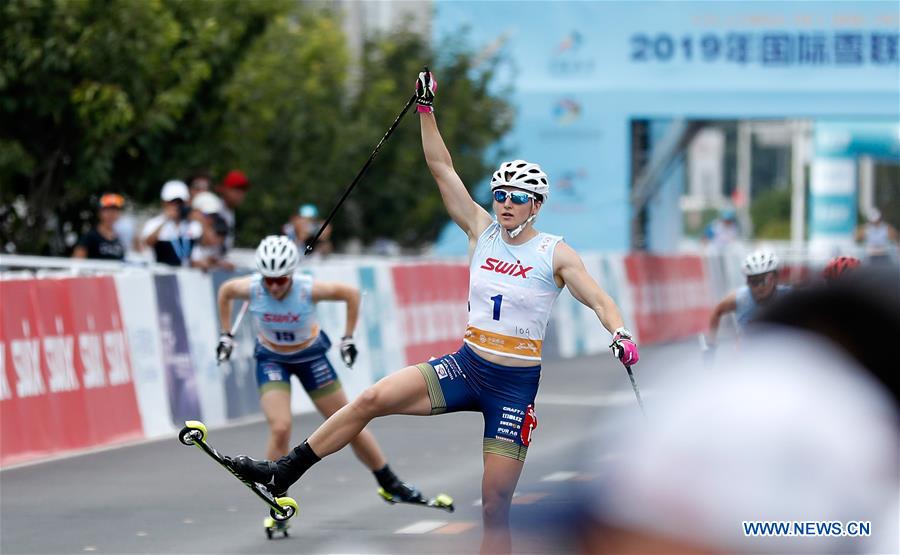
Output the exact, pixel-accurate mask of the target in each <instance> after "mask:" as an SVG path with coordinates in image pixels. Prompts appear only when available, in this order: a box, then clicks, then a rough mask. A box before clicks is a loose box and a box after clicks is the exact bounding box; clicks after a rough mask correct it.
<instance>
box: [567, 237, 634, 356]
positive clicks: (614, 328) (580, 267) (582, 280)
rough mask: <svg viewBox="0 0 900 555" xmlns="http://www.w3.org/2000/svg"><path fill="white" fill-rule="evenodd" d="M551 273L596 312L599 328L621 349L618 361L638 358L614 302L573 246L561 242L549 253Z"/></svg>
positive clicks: (573, 294) (629, 333)
mask: <svg viewBox="0 0 900 555" xmlns="http://www.w3.org/2000/svg"><path fill="white" fill-rule="evenodd" d="M553 273H554V275H555V276H556V277H557V279H558V282H557V284H559V282H560V281H561V282H562V285H565V286H566V287H568V288H569V292H571V293H572V296H573V297H575V298H576V299H577V300H578V302H580V303H581V304H583V305H584V306H586V307H588V308H590V309H591V310H593V311H594V313H596V314H597V318H599V319H600V322H601V323H602V324H603V327H605V328H606V329H607V330H608V331H609V333H611V334H612V335H613V344H614V345H616V347H617V348H618V349H621V354H620V355H617V356H619V357H620V358H621V359H622V362H624V363H625V364H634V363H636V362H637V361H638V359H639V358H640V357H639V355H638V350H637V346H636V345H635V344H634V341H632V339H631V332H629V331H628V330H627V329H625V322H624V321H623V320H622V313H621V312H619V307H618V306H616V302H615V301H614V300H613V299H612V297H610V296H609V295H608V294H607V293H606V291H604V290H603V289H602V288H601V287H600V285H598V284H597V282H596V281H594V278H592V277H591V275H590V274H589V273H588V272H587V269H586V268H585V267H584V262H583V261H582V260H581V257H580V256H578V253H577V252H575V249H573V248H572V247H570V246H569V245H567V244H565V243H563V242H561V241H560V242H559V243H558V244H557V245H556V250H555V251H554V252H553Z"/></svg>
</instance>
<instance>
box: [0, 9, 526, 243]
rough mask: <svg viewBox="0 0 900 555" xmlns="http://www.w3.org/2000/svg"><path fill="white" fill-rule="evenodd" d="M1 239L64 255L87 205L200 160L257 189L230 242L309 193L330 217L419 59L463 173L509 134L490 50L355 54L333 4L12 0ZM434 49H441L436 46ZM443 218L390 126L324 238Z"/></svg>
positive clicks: (421, 234)
mask: <svg viewBox="0 0 900 555" xmlns="http://www.w3.org/2000/svg"><path fill="white" fill-rule="evenodd" d="M0 25H2V27H3V29H4V33H3V35H2V39H0V41H2V42H0V51H2V54H0V248H2V247H3V246H4V245H7V244H14V245H15V246H16V250H17V251H18V252H29V253H49V254H61V253H63V252H64V251H65V248H66V246H65V245H64V244H63V242H62V241H61V240H60V238H61V237H63V236H65V234H66V232H67V231H72V230H74V231H81V230H83V229H84V228H85V225H86V224H87V223H88V222H89V220H90V218H91V215H92V212H93V210H92V204H91V202H92V200H93V199H95V198H96V197H97V195H99V194H100V193H102V192H104V191H107V190H113V191H119V192H123V193H125V194H126V195H127V196H128V197H129V198H130V199H131V200H132V201H133V202H135V203H136V204H138V205H145V206H155V205H156V204H157V203H158V192H159V188H160V186H161V184H162V183H163V182H164V181H166V180H167V179H172V178H177V177H181V178H183V177H184V176H185V175H186V174H187V173H188V172H189V171H191V170H192V169H195V168H201V167H204V168H209V169H211V170H212V171H213V173H214V175H216V176H221V175H223V174H224V173H225V172H226V171H228V170H229V169H232V168H241V169H243V170H244V171H245V172H246V173H247V174H248V175H249V176H250V178H251V181H252V182H253V183H254V186H253V188H252V189H251V190H250V193H249V195H248V199H247V202H246V203H245V204H244V205H243V206H242V207H241V209H240V210H239V211H238V242H239V244H243V245H248V246H249V245H253V244H254V243H255V242H256V241H258V240H259V237H260V236H261V235H263V234H265V233H271V232H273V231H276V230H277V229H278V228H279V227H280V224H281V223H283V222H284V221H286V220H287V218H288V217H289V216H290V214H291V213H292V212H293V211H295V210H296V208H297V206H298V205H299V204H300V203H303V202H314V203H316V204H318V206H319V208H320V211H322V212H327V211H328V210H329V209H330V208H331V206H332V205H333V203H334V202H336V200H337V198H338V197H339V195H340V193H341V192H342V191H343V190H344V188H345V187H346V186H347V185H348V184H349V183H350V181H351V180H352V178H353V176H354V175H355V174H356V172H357V171H358V170H359V168H360V167H361V166H362V164H363V163H364V162H365V160H366V158H367V157H368V156H369V154H370V153H371V150H372V148H374V146H375V144H376V143H377V142H378V140H379V139H380V138H381V136H382V134H383V133H384V131H385V130H386V129H387V127H388V126H389V125H390V124H391V122H392V121H393V119H394V117H395V116H396V114H397V113H398V112H399V110H400V109H401V108H402V107H403V104H404V102H405V101H406V100H407V99H408V97H409V95H410V94H411V92H412V84H413V82H414V78H415V74H416V72H417V71H418V70H419V69H420V67H421V65H422V64H423V63H430V65H431V66H432V70H433V71H434V72H435V73H436V75H437V76H438V79H439V81H440V82H441V85H442V88H441V89H440V90H439V95H438V99H437V114H438V117H439V123H440V125H441V128H442V131H443V132H444V137H445V140H446V142H447V144H448V146H449V147H450V149H451V151H452V152H453V153H454V161H455V164H456V166H457V168H458V170H459V171H460V174H461V175H462V177H463V179H464V181H465V182H466V183H468V184H470V185H475V184H476V183H477V181H478V180H479V179H481V178H483V176H484V175H485V174H486V173H487V172H488V170H489V167H490V166H491V165H493V161H492V160H486V159H485V152H486V149H487V147H488V145H490V144H492V143H494V142H495V141H496V140H497V139H498V138H499V137H500V136H501V135H502V134H503V133H505V132H506V131H507V130H508V128H509V117H508V116H509V113H510V112H509V107H508V105H507V104H506V103H505V102H504V101H503V100H502V98H499V97H498V96H494V95H492V94H491V93H490V92H489V91H490V90H491V82H492V79H493V71H492V68H493V67H494V66H493V64H494V63H495V62H496V60H494V59H490V60H487V61H486V62H483V63H481V64H480V65H479V66H478V67H477V68H474V67H473V62H472V60H473V56H472V54H471V53H470V52H467V51H466V49H465V48H464V47H461V46H459V45H449V44H447V45H441V47H440V48H437V49H436V51H432V47H431V45H430V44H428V42H427V41H426V40H425V39H423V38H422V37H421V36H420V35H418V34H415V33H412V32H410V31H408V30H405V29H403V28H402V27H401V28H400V29H399V30H397V31H393V32H390V33H386V34H381V35H375V36H372V37H370V38H369V39H368V40H367V41H366V42H365V44H364V47H363V49H362V53H361V55H360V56H358V57H355V56H352V55H351V53H350V51H349V47H348V45H347V41H346V37H345V36H344V34H343V31H342V26H341V14H340V13H339V12H337V11H335V10H334V9H333V7H332V6H331V5H329V4H322V3H296V2H292V1H289V0H254V1H253V2H247V1H243V0H219V1H216V2H207V1H181V0H143V1H141V2H134V1H130V0H7V1H6V2H4V3H3V5H2V7H0ZM437 52H439V53H440V56H439V57H438V56H436V53H437ZM446 221H447V216H446V213H445V211H444V209H443V207H442V206H441V202H440V197H439V195H438V193H437V190H436V187H434V184H433V182H432V180H431V178H430V176H429V174H428V170H427V168H426V166H425V164H424V161H423V157H422V154H421V146H420V139H419V132H418V123H417V122H416V121H414V118H413V117H411V116H407V119H406V120H405V121H404V122H403V123H402V124H401V125H400V127H399V128H398V130H397V132H396V133H395V135H394V136H393V137H392V138H391V139H390V140H389V142H388V144H387V145H385V147H384V148H383V149H382V151H381V152H380V154H379V157H378V159H377V160H376V163H375V164H374V165H373V166H372V167H371V168H370V170H369V173H368V175H367V176H366V178H365V180H364V181H363V182H362V183H361V184H360V185H359V186H358V188H357V190H356V191H355V192H354V193H353V195H352V196H351V197H350V200H349V201H348V204H347V205H345V208H344V209H343V211H342V214H341V216H340V217H339V218H338V219H337V220H336V222H335V225H336V228H337V229H336V233H335V236H336V238H337V239H338V240H340V239H342V238H349V237H358V238H361V239H362V240H363V241H364V242H367V241H369V240H371V239H374V238H376V237H389V238H393V239H395V240H397V241H400V242H401V243H402V244H405V245H419V244H422V243H423V242H427V241H429V240H431V239H433V238H434V237H435V236H436V233H437V231H438V230H439V229H440V227H441V226H442V225H443V224H444V223H445V222H446Z"/></svg>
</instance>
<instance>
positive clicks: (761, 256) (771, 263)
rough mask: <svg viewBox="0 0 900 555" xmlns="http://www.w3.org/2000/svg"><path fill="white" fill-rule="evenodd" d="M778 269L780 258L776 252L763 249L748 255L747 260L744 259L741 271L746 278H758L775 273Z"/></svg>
mask: <svg viewBox="0 0 900 555" xmlns="http://www.w3.org/2000/svg"><path fill="white" fill-rule="evenodd" d="M777 269H778V257H777V256H775V253H774V252H772V251H770V250H767V249H761V250H758V251H756V252H753V253H750V254H749V255H747V258H745V259H744V264H743V266H741V271H743V272H744V275H745V276H758V275H760V274H767V273H769V272H774V271H775V270H777Z"/></svg>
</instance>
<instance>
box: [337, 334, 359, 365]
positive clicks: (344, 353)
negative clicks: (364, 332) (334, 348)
mask: <svg viewBox="0 0 900 555" xmlns="http://www.w3.org/2000/svg"><path fill="white" fill-rule="evenodd" d="M358 354H359V351H357V350H356V343H354V342H353V337H352V336H350V335H346V336H344V337H342V338H341V359H342V360H343V361H344V364H346V365H347V366H349V367H350V368H353V363H354V362H356V355H358Z"/></svg>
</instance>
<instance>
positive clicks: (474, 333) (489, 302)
mask: <svg viewBox="0 0 900 555" xmlns="http://www.w3.org/2000/svg"><path fill="white" fill-rule="evenodd" d="M502 232H503V231H502V228H501V227H500V225H499V224H497V222H494V223H492V224H491V225H490V226H488V228H487V229H486V230H484V232H483V233H482V234H481V236H480V237H479V238H478V242H477V243H476V244H475V251H474V252H473V253H472V262H471V263H470V265H469V323H468V325H467V326H466V335H465V337H464V338H463V341H465V342H466V343H467V344H468V345H470V346H472V347H474V348H476V349H479V350H482V351H486V352H488V353H493V354H495V355H501V356H507V357H512V358H518V359H523V360H536V361H539V360H541V346H542V344H543V341H544V333H545V332H546V330H547V322H548V321H549V320H550V311H551V309H552V308H553V301H555V300H556V297H557V296H559V293H560V291H562V289H561V288H560V287H557V285H556V281H555V280H554V279H553V251H554V249H555V248H556V244H557V243H559V242H560V241H561V240H562V237H559V236H557V235H548V234H546V233H539V234H538V235H537V236H536V237H534V238H532V239H531V240H529V241H528V242H526V243H523V244H521V245H509V244H507V243H505V242H504V241H503V237H501V233H502Z"/></svg>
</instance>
